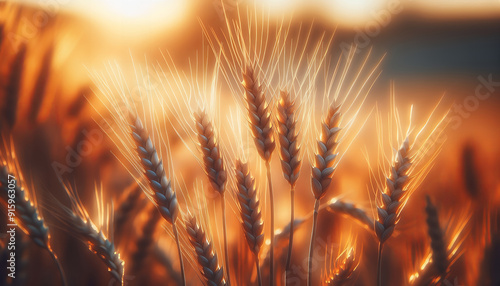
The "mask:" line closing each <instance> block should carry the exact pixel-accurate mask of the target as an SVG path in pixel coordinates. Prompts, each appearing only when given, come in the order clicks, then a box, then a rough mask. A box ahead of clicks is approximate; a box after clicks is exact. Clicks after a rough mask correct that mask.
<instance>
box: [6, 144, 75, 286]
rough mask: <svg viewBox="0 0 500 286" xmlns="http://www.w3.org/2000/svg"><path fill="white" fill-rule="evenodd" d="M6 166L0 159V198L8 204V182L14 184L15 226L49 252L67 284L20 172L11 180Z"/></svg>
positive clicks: (47, 233)
mask: <svg viewBox="0 0 500 286" xmlns="http://www.w3.org/2000/svg"><path fill="white" fill-rule="evenodd" d="M12 152H14V151H12ZM13 154H14V153H13ZM12 157H15V155H13V156H12ZM2 159H3V158H2ZM12 164H13V165H14V166H13V169H14V170H16V171H18V169H19V167H18V166H17V163H12ZM8 168H9V163H8V162H7V161H6V160H2V162H1V166H0V190H1V193H2V196H1V198H2V200H5V204H6V205H7V204H10V203H9V202H8V199H9V198H11V196H10V195H11V194H9V189H10V187H9V184H11V183H13V184H15V187H14V200H15V214H16V216H15V217H14V220H15V222H16V224H17V226H19V227H20V228H21V229H22V230H23V232H24V233H26V234H27V235H28V236H29V238H30V239H31V240H32V241H33V242H34V243H35V244H36V245H38V246H39V247H41V248H43V249H45V250H47V251H48V252H49V254H50V255H51V257H52V259H53V260H54V263H55V264H56V266H57V270H58V271H59V275H60V276H61V281H62V283H63V285H64V286H66V285H68V284H67V281H66V277H65V275H64V271H63V269H62V266H61V264H60V263H59V259H58V258H57V256H56V254H55V253H54V251H53V250H52V247H51V245H50V241H49V239H50V234H49V229H48V227H47V226H46V224H45V221H44V219H43V217H42V216H41V215H40V212H39V210H38V207H37V204H36V201H35V200H34V199H31V198H30V196H29V195H28V191H26V190H25V189H24V188H23V187H22V185H21V184H22V174H21V173H19V172H18V174H17V175H18V177H16V179H14V180H16V181H15V182H12V179H11V178H10V176H9V174H12V173H10V170H9V169H8ZM11 185H12V184H11Z"/></svg>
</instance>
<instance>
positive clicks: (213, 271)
mask: <svg viewBox="0 0 500 286" xmlns="http://www.w3.org/2000/svg"><path fill="white" fill-rule="evenodd" d="M185 225H186V231H187V233H188V236H189V241H190V243H191V245H192V246H193V248H194V251H195V255H196V258H197V262H198V265H199V267H200V271H201V273H202V274H203V277H205V279H206V283H207V285H213V286H219V285H226V282H225V280H224V270H223V268H222V267H220V266H219V263H218V259H217V253H215V251H214V249H213V246H212V242H211V241H210V239H209V238H208V237H207V236H206V234H205V231H204V230H203V229H202V228H201V226H200V225H199V224H198V222H197V221H196V217H195V216H193V215H192V214H189V213H188V215H187V217H186V219H185Z"/></svg>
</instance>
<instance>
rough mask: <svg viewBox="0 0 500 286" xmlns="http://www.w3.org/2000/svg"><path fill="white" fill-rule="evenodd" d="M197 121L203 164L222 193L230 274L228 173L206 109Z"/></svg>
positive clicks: (223, 225)
mask: <svg viewBox="0 0 500 286" xmlns="http://www.w3.org/2000/svg"><path fill="white" fill-rule="evenodd" d="M194 118H195V121H196V131H197V137H198V143H199V145H200V150H201V152H202V154H203V166H204V168H205V173H206V174H207V176H208V178H209V181H210V184H211V185H212V187H213V188H214V190H216V191H217V192H219V194H220V195H221V200H222V216H223V222H222V227H223V235H224V257H225V259H224V261H225V265H226V272H227V274H228V275H229V273H230V272H229V247H228V246H227V223H226V201H225V195H224V191H225V187H226V181H227V174H226V170H225V168H224V160H223V158H222V155H221V151H220V147H219V145H218V142H217V140H216V138H215V134H214V128H213V125H212V122H211V121H210V119H209V118H208V115H207V113H206V112H205V111H204V110H200V111H198V112H196V113H194ZM227 280H228V285H230V284H231V283H230V281H231V280H230V277H229V276H228V277H227Z"/></svg>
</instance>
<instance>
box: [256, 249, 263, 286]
mask: <svg viewBox="0 0 500 286" xmlns="http://www.w3.org/2000/svg"><path fill="white" fill-rule="evenodd" d="M255 267H257V279H258V281H259V286H262V274H261V273H260V263H259V254H255Z"/></svg>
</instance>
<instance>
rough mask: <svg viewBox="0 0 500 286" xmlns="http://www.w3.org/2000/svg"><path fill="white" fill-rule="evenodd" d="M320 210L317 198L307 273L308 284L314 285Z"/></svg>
mask: <svg viewBox="0 0 500 286" xmlns="http://www.w3.org/2000/svg"><path fill="white" fill-rule="evenodd" d="M318 210H319V199H316V202H315V203H314V213H313V226H312V231H311V243H310V245H309V260H308V267H307V269H308V275H307V286H311V285H312V258H313V253H314V240H315V239H316V226H317V224H318Z"/></svg>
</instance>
